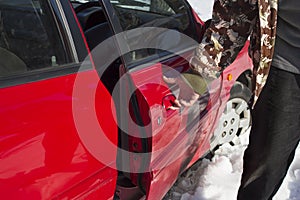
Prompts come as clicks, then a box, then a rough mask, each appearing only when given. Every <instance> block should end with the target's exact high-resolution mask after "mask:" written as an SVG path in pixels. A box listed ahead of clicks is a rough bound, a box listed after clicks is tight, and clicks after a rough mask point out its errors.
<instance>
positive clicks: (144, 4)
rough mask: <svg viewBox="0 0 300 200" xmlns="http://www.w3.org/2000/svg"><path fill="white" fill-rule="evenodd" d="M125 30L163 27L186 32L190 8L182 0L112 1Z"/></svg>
mask: <svg viewBox="0 0 300 200" xmlns="http://www.w3.org/2000/svg"><path fill="white" fill-rule="evenodd" d="M110 2H111V3H112V5H113V6H114V8H115V10H116V11H117V14H118V15H119V19H120V21H121V26H122V27H123V30H129V29H132V28H137V27H141V26H143V27H147V26H149V27H150V26H151V27H163V28H171V29H176V30H178V31H180V32H184V31H185V30H186V29H187V28H188V26H189V23H190V22H189V17H188V8H187V6H186V4H184V2H183V1H180V0H172V1H170V0H111V1H110Z"/></svg>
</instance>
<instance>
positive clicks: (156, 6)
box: [110, 0, 195, 66]
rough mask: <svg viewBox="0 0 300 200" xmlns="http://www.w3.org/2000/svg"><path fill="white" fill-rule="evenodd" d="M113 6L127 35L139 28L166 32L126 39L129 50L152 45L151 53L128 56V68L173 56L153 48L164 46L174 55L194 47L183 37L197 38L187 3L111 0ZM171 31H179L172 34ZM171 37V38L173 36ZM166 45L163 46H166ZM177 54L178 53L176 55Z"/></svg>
mask: <svg viewBox="0 0 300 200" xmlns="http://www.w3.org/2000/svg"><path fill="white" fill-rule="evenodd" d="M110 2H111V4H112V5H113V8H114V10H115V12H116V14H117V16H118V19H119V21H120V25H121V28H122V30H123V31H128V30H132V29H135V28H144V27H158V28H164V29H166V30H165V31H162V32H160V31H156V33H154V32H155V30H154V32H153V33H152V34H150V33H147V29H145V31H146V32H143V30H139V31H136V33H130V34H128V35H126V37H125V38H124V40H125V43H126V44H127V45H128V47H129V48H131V47H136V46H139V44H138V43H139V42H140V41H142V42H145V41H147V40H148V41H149V46H152V48H147V49H138V50H136V49H133V50H132V51H131V52H130V53H128V54H126V55H124V58H125V62H126V65H127V66H130V65H131V66H132V65H137V64H139V63H141V62H144V61H145V59H147V60H149V59H150V60H151V59H152V58H154V57H157V56H159V57H161V56H163V55H166V54H169V52H168V51H166V50H162V49H159V48H155V47H153V46H154V45H153V43H157V44H158V45H157V46H164V49H168V50H170V51H171V52H172V51H173V50H174V48H176V51H177V50H178V51H180V50H183V49H185V48H187V47H188V46H191V44H187V43H186V40H183V39H182V35H181V33H183V34H185V35H188V36H191V37H194V35H193V34H194V33H195V30H194V28H193V26H192V23H191V22H190V15H189V7H188V6H187V4H186V3H185V2H184V1H183V0H111V1H110ZM169 30H172V31H176V32H178V34H177V35H176V34H174V32H172V33H171V32H170V31H169ZM170 34H171V36H170ZM162 44H163V45H162ZM173 52H174V51H173Z"/></svg>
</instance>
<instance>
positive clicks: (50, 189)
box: [0, 70, 117, 199]
mask: <svg viewBox="0 0 300 200" xmlns="http://www.w3.org/2000/svg"><path fill="white" fill-rule="evenodd" d="M81 76H85V77H87V79H86V80H87V81H85V82H82V84H84V85H83V88H85V90H87V91H89V90H97V92H96V96H97V95H98V96H99V95H101V98H98V99H100V100H99V102H97V103H99V104H100V105H102V106H97V107H96V112H97V113H100V114H101V115H105V116H106V118H107V121H106V122H108V123H107V124H104V125H103V126H104V127H103V129H105V130H110V132H107V135H109V136H108V138H109V139H110V141H111V142H112V143H114V144H117V128H116V125H115V123H114V120H113V117H112V115H111V114H110V113H108V114H106V113H103V112H102V110H103V105H106V104H107V102H110V101H111V97H110V95H109V93H108V92H107V91H106V89H105V88H104V86H103V85H102V84H101V82H99V78H98V76H97V73H96V71H94V70H90V71H86V72H81ZM75 78H76V74H72V75H67V76H62V77H58V78H51V79H48V80H42V81H37V82H33V83H28V84H21V85H18V86H14V87H8V88H2V89H0V96H1V100H0V121H1V126H0V166H1V167H0V188H1V190H0V196H1V198H3V199H50V198H55V197H61V198H63V197H68V198H75V197H79V196H84V195H98V196H99V197H101V198H102V197H103V198H104V199H108V198H112V197H113V194H114V190H115V184H116V177H117V172H116V170H115V159H116V158H115V157H116V152H110V155H111V158H110V159H111V163H110V164H111V166H106V165H105V164H103V163H100V162H99V161H98V160H96V159H95V158H94V157H93V156H91V154H90V153H89V152H88V151H87V149H86V146H85V145H84V144H83V143H82V142H81V140H80V137H79V135H78V131H77V129H76V124H75V123H76V122H74V116H73V110H72V109H73V107H72V102H73V101H76V100H78V98H79V97H77V99H74V97H73V95H72V92H73V86H74V82H75ZM84 106H85V105H83V106H82V108H80V109H86V107H84ZM86 117H88V116H86ZM105 127H106V128H105ZM108 127H109V128H108ZM89 131H92V130H89V129H88V128H87V130H86V132H85V133H80V134H88V133H89ZM95 143H97V141H95ZM99 151H103V149H101V146H100V145H99Z"/></svg>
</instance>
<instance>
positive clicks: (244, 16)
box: [190, 0, 258, 78]
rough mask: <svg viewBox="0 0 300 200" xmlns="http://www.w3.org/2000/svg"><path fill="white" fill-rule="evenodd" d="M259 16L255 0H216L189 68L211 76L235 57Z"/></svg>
mask: <svg viewBox="0 0 300 200" xmlns="http://www.w3.org/2000/svg"><path fill="white" fill-rule="evenodd" d="M256 17H258V6H257V0H216V1H215V3H214V6H213V16H212V21H211V24H210V26H209V27H208V28H207V30H206V32H205V34H204V37H203V39H202V42H201V43H200V44H199V46H198V48H197V49H196V51H195V55H194V57H193V58H192V59H191V61H190V64H191V68H192V69H193V70H195V71H196V73H199V74H201V75H203V74H205V76H207V77H211V78H213V77H214V76H215V75H216V73H217V72H218V71H220V70H223V69H225V68H226V67H227V66H228V65H230V64H231V63H232V62H233V61H234V60H235V58H236V57H237V55H238V53H239V52H240V50H241V49H242V48H243V46H244V44H245V42H246V40H247V39H248V37H249V35H250V33H251V31H252V28H253V26H254V24H255V22H256Z"/></svg>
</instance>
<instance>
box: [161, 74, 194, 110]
mask: <svg viewBox="0 0 300 200" xmlns="http://www.w3.org/2000/svg"><path fill="white" fill-rule="evenodd" d="M163 80H164V81H165V82H166V83H168V84H177V85H178V86H179V89H180V91H179V96H178V99H176V100H175V101H174V104H175V106H173V107H172V108H171V109H178V108H180V107H183V106H184V107H190V106H192V105H194V104H195V102H196V101H197V100H198V99H199V97H200V94H198V93H196V92H195V91H194V89H193V87H192V86H191V85H190V84H188V83H187V82H186V80H184V77H181V76H177V77H166V76H163Z"/></svg>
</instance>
